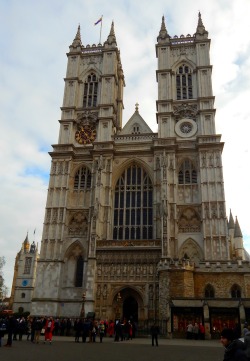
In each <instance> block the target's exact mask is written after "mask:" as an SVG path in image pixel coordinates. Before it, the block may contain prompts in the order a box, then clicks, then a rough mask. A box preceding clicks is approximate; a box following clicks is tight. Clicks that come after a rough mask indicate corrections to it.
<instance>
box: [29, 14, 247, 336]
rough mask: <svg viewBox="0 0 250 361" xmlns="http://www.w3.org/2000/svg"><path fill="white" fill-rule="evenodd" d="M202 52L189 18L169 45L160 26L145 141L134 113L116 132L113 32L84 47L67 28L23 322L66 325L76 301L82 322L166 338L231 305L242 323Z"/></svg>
mask: <svg viewBox="0 0 250 361" xmlns="http://www.w3.org/2000/svg"><path fill="white" fill-rule="evenodd" d="M209 49H210V39H209V38H208V32H207V31H206V29H205V27H204V25H203V23H202V19H201V16H200V14H199V19H198V25H197V29H196V32H195V34H194V35H193V36H191V35H187V36H184V35H181V36H180V37H178V36H174V37H170V36H169V34H168V32H167V29H166V26H165V20H164V18H163V19H162V24H161V29H160V32H159V36H158V38H157V44H156V54H157V59H158V68H157V70H156V75H157V82H158V98H157V100H156V105H157V123H158V132H157V133H153V132H152V130H151V129H150V127H149V126H148V125H147V123H146V121H145V120H144V119H143V118H142V117H141V115H140V114H139V108H138V104H136V108H135V112H134V114H133V115H132V116H131V118H130V119H129V120H128V122H127V123H126V125H125V126H124V127H123V126H122V110H123V87H124V86H125V79H124V74H123V69H122V63H121V57H120V52H119V50H118V46H117V42H116V37H115V32H114V24H113V23H112V26H111V30H110V34H109V36H108V38H107V40H106V41H105V43H104V44H103V45H102V44H98V45H92V46H90V45H87V46H84V45H83V44H82V41H81V36H80V27H79V28H78V31H77V34H76V37H75V39H74V41H73V43H72V45H71V46H70V47H69V53H68V54H67V56H68V66H67V73H66V78H65V91H64V98H63V105H62V108H61V110H62V115H61V120H60V131H59V140H58V144H55V145H53V151H52V152H51V153H50V156H51V158H52V163H51V171H50V181H49V189H48V198H47V204H46V210H45V221H44V228H43V236H42V244H41V252H40V258H39V261H38V264H37V273H36V287H35V290H34V293H33V299H32V313H33V314H41V315H44V314H50V315H55V316H78V315H79V314H80V311H81V307H82V293H83V292H85V293H86V299H85V303H84V309H85V314H86V313H88V312H95V315H96V317H97V318H106V319H114V318H117V317H122V316H123V317H126V318H129V317H133V318H134V319H135V320H137V321H138V322H140V321H145V320H153V319H159V320H162V321H163V322H165V323H166V330H167V331H168V332H169V333H170V334H171V333H173V332H177V333H178V332H184V331H185V322H186V321H187V320H190V319H192V320H198V321H199V322H204V323H205V325H206V330H208V329H210V330H212V329H214V327H216V328H219V326H218V323H217V321H216V320H215V321H214V320H213V318H212V317H213V312H214V315H215V316H214V319H215V318H216V312H217V311H216V307H217V310H218V309H220V308H222V309H223V310H224V311H223V310H222V311H221V312H222V314H223V315H224V316H225V317H224V316H223V317H224V318H226V317H227V315H228V313H227V310H228V309H229V308H230V307H231V305H232V302H234V304H237V307H236V309H237V310H236V311H235V314H234V315H233V316H232V317H231V316H230V315H229V316H230V317H231V318H230V320H231V319H232V320H233V321H232V322H234V323H236V321H238V322H240V321H242V319H241V318H242V317H243V316H242V315H243V314H244V313H243V311H244V310H245V309H246V308H247V306H248V305H247V302H248V301H247V298H248V297H249V287H250V283H249V270H250V268H249V262H248V258H249V257H248V255H247V254H246V252H245V250H244V247H243V238H242V234H241V231H240V227H239V223H238V221H237V219H236V220H235V221H234V219H233V217H232V214H230V219H229V221H228V220H227V217H226V207H225V197H224V181H223V170H222V159H221V153H222V150H223V143H222V142H221V136H220V135H218V134H216V131H215V108H214V96H213V93H212V81H211V70H212V66H211V64H210V57H209ZM152 84H153V80H152ZM243 298H245V299H246V300H245V302H246V303H245V306H244V307H245V308H244V307H243V311H242V302H243V301H242V300H243ZM239 299H240V300H241V303H240V305H239ZM237 300H238V301H237ZM237 302H238V303H237ZM249 306H250V305H249ZM210 307H211V308H210ZM240 307H241V308H240ZM240 310H241V311H240ZM209 312H210V314H211V315H212V316H211V317H210V318H209ZM249 316H250V315H249ZM228 322H229V321H228ZM230 322H231V321H230ZM215 324H216V326H214V325H215Z"/></svg>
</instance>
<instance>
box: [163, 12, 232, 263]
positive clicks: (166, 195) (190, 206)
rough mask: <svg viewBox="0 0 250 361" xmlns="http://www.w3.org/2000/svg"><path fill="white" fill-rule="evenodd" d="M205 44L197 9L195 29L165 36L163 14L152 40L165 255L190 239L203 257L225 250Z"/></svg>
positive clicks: (218, 141)
mask: <svg viewBox="0 0 250 361" xmlns="http://www.w3.org/2000/svg"><path fill="white" fill-rule="evenodd" d="M209 49H210V39H209V38H208V32H207V30H206V29H205V26H204V25H203V22H202V19H201V14H200V13H199V15H198V24H197V28H196V32H195V33H194V35H190V34H188V35H186V36H184V35H180V36H174V37H170V35H169V34H168V31H167V28H166V24H165V19H164V17H163V18H162V24H161V29H160V32H159V35H158V37H157V44H156V56H157V58H158V69H157V71H156V75H157V82H158V99H157V101H156V106H157V123H158V138H159V143H158V147H157V154H158V155H157V156H158V157H159V158H158V159H162V162H161V166H162V167H161V168H162V178H163V179H162V182H161V199H162V200H161V202H162V203H165V207H166V214H168V216H167V219H166V220H165V224H166V227H165V228H164V226H163V228H162V229H163V236H162V237H163V245H164V244H165V250H164V247H163V256H164V257H166V256H169V257H180V256H182V253H183V255H184V254H185V251H184V249H186V246H187V245H188V244H189V243H190V247H189V249H191V248H192V246H191V243H192V242H193V241H194V242H195V244H198V245H199V247H200V248H199V249H197V254H198V253H200V252H201V250H203V252H204V257H205V259H221V258H228V256H229V247H228V243H227V219H226V212H225V196H224V183H223V173H222V162H221V153H222V150H223V143H222V142H221V136H220V135H218V134H216V130H215V108H214V96H213V91H212V82H211V76H212V66H211V64H210V56H209ZM158 152H159V153H158ZM164 229H165V231H164ZM188 238H189V240H188ZM164 240H165V241H164ZM185 244H186V245H185ZM177 250H178V251H177ZM186 256H188V255H186Z"/></svg>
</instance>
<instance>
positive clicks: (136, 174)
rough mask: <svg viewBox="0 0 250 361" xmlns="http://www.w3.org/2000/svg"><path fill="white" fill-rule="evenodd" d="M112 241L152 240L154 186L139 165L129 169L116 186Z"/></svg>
mask: <svg viewBox="0 0 250 361" xmlns="http://www.w3.org/2000/svg"><path fill="white" fill-rule="evenodd" d="M113 238H114V239H116V240H123V239H125V240H127V239H152V238H153V186H152V182H151V180H150V178H149V176H148V174H147V173H146V172H145V171H144V169H143V168H141V167H139V166H138V165H131V166H130V167H129V168H127V169H126V170H125V171H124V173H123V174H122V176H121V177H120V178H119V179H118V181H117V183H116V187H115V200H114V229H113Z"/></svg>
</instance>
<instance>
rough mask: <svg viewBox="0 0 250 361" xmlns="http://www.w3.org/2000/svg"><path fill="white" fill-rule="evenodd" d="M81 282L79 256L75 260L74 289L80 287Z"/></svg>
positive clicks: (81, 260)
mask: <svg viewBox="0 0 250 361" xmlns="http://www.w3.org/2000/svg"><path fill="white" fill-rule="evenodd" d="M82 280H83V257H82V256H79V257H77V260H76V277H75V287H82Z"/></svg>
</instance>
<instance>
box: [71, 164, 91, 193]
mask: <svg viewBox="0 0 250 361" xmlns="http://www.w3.org/2000/svg"><path fill="white" fill-rule="evenodd" d="M91 180H92V175H91V170H90V169H89V168H88V167H87V166H85V165H84V166H81V167H80V168H78V169H77V170H76V172H75V175H74V190H77V191H89V190H90V189H91Z"/></svg>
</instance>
